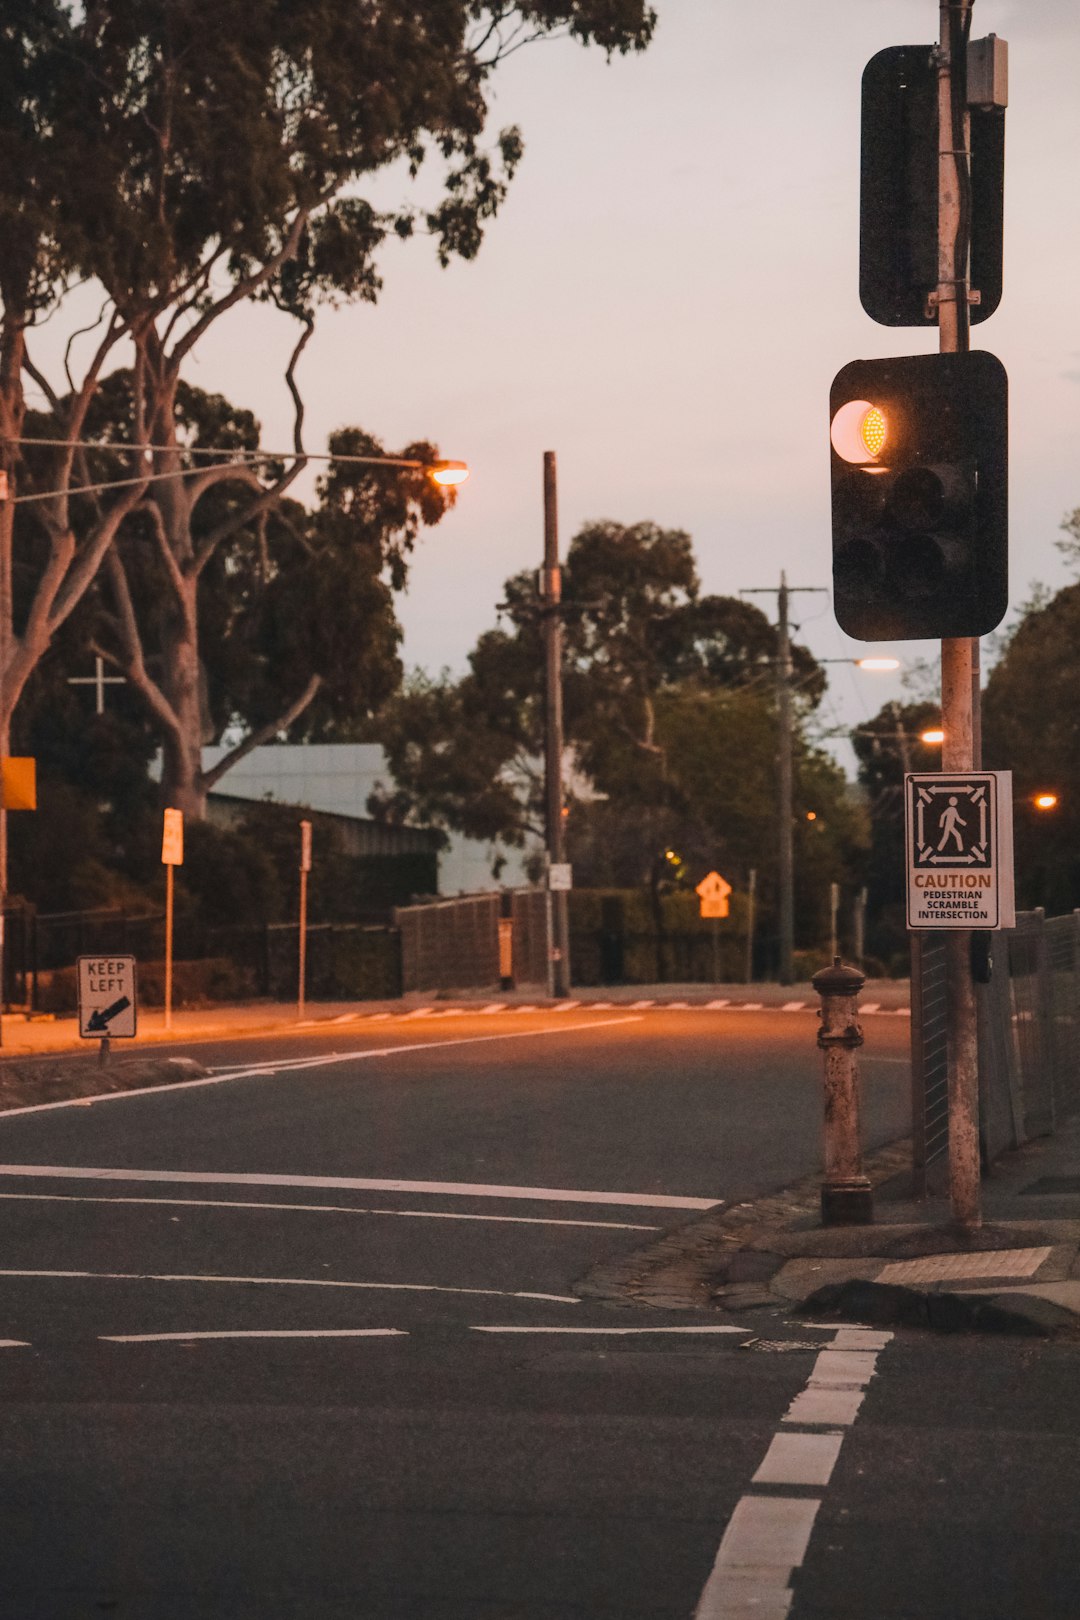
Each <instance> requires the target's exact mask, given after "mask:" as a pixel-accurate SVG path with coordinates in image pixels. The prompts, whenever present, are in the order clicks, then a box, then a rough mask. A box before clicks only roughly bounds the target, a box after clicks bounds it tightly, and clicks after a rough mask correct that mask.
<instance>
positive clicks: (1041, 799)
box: [1031, 793, 1058, 810]
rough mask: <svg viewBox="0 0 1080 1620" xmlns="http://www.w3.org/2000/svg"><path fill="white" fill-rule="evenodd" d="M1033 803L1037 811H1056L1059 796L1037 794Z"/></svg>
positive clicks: (1034, 795)
mask: <svg viewBox="0 0 1080 1620" xmlns="http://www.w3.org/2000/svg"><path fill="white" fill-rule="evenodd" d="M1031 802H1032V804H1033V805H1034V806H1035V808H1036V810H1056V809H1057V807H1058V796H1057V794H1056V793H1035V794H1033V795H1032V799H1031Z"/></svg>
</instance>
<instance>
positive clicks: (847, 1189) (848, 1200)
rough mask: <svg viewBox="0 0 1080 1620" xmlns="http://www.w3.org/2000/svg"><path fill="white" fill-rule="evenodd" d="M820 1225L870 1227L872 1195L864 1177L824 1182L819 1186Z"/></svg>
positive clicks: (871, 1223) (872, 1209)
mask: <svg viewBox="0 0 1080 1620" xmlns="http://www.w3.org/2000/svg"><path fill="white" fill-rule="evenodd" d="M821 1224H822V1225H823V1226H872V1225H873V1224H874V1195H873V1193H872V1192H871V1191H870V1183H869V1181H868V1180H867V1178H866V1177H865V1176H851V1177H849V1178H848V1179H847V1180H845V1181H825V1182H822V1185H821Z"/></svg>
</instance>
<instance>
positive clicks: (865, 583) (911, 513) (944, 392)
mask: <svg viewBox="0 0 1080 1620" xmlns="http://www.w3.org/2000/svg"><path fill="white" fill-rule="evenodd" d="M1007 405H1008V382H1007V378H1006V375H1005V368H1004V367H1003V366H1002V364H1001V362H1000V361H999V360H997V359H996V358H995V356H994V355H992V354H987V353H985V352H982V351H976V352H973V353H968V354H920V355H910V356H907V357H905V358H902V359H896V360H853V361H852V362H851V363H850V365H846V366H845V367H844V368H843V370H842V371H840V372H839V373H838V374H837V377H836V379H835V381H834V382H833V385H832V392H831V395H830V413H829V414H830V423H831V441H832V529H833V601H834V611H835V614H836V618H837V621H838V623H839V624H840V626H841V628H842V629H844V630H846V631H847V633H848V635H850V636H853V637H854V638H855V639H856V640H857V641H909V640H922V639H924V638H933V639H935V640H943V639H946V638H949V637H953V636H982V635H986V634H987V633H988V632H989V631H991V630H993V629H994V628H995V626H996V625H998V624H1000V622H1001V620H1002V619H1003V618H1004V616H1005V613H1006V611H1007V609H1008V605H1009V591H1008V516H1007V478H1008V442H1007Z"/></svg>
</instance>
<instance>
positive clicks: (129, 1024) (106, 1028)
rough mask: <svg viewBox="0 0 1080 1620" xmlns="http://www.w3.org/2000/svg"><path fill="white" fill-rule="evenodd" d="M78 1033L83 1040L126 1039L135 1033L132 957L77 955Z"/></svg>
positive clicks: (133, 963) (133, 961)
mask: <svg viewBox="0 0 1080 1620" xmlns="http://www.w3.org/2000/svg"><path fill="white" fill-rule="evenodd" d="M76 967H77V969H78V981H79V1034H80V1035H82V1036H84V1037H85V1038H86V1039H87V1040H100V1039H102V1038H103V1037H104V1036H110V1037H111V1036H114V1035H115V1036H117V1037H119V1038H120V1039H130V1038H131V1036H133V1035H134V1033H135V1009H136V1000H137V998H136V994H135V958H134V957H133V956H80V957H78V958H77V959H76Z"/></svg>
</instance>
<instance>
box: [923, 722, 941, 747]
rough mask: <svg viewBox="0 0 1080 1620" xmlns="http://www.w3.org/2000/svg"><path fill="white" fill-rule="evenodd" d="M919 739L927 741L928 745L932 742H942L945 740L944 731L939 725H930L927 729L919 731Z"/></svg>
mask: <svg viewBox="0 0 1080 1620" xmlns="http://www.w3.org/2000/svg"><path fill="white" fill-rule="evenodd" d="M919 741H920V742H924V743H928V744H930V745H933V744H934V743H943V742H944V741H945V733H944V732H943V731H942V730H941V728H940V727H939V726H932V727H931V728H930V730H929V731H921V732H920V733H919Z"/></svg>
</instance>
